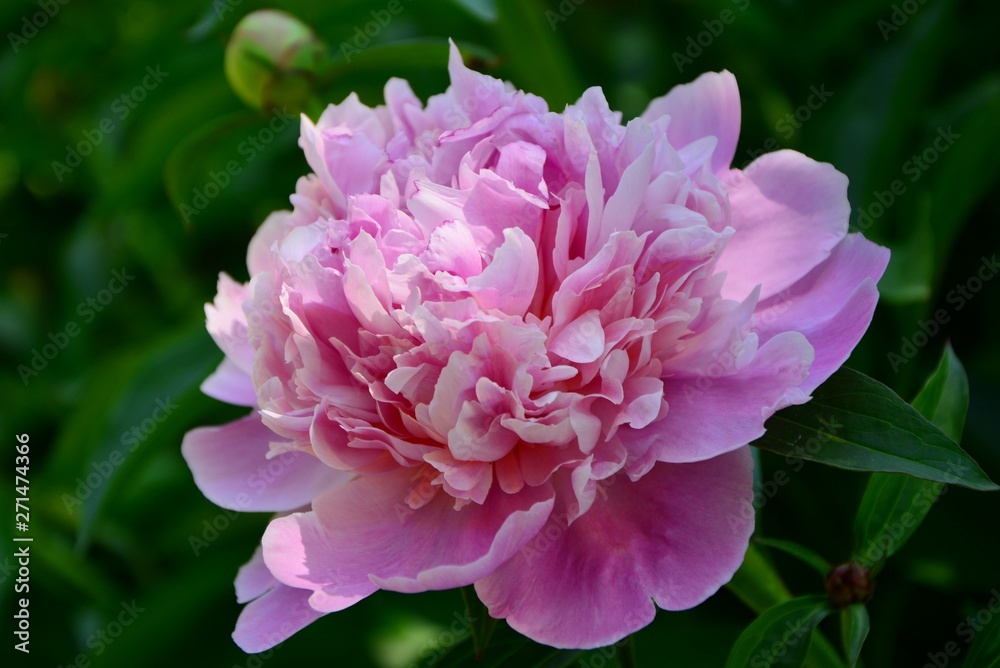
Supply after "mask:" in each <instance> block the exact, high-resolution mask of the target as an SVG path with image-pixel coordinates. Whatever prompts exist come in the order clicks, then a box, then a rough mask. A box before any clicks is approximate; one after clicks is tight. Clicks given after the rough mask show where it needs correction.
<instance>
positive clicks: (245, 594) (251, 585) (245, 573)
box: [233, 547, 278, 603]
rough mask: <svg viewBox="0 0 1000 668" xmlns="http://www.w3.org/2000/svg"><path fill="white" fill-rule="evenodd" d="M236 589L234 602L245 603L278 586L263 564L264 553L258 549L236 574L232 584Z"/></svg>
mask: <svg viewBox="0 0 1000 668" xmlns="http://www.w3.org/2000/svg"><path fill="white" fill-rule="evenodd" d="M233 585H234V586H235V588H236V602H237V603H246V602H247V601H252V600H254V599H255V598H260V597H261V596H263V595H264V594H266V593H267V592H269V591H270V590H272V589H274V588H275V587H276V586H277V585H278V581H277V580H275V579H274V576H273V575H271V571H269V570H267V566H266V565H265V564H264V551H263V549H262V548H260V547H258V548H257V549H256V551H254V553H253V556H252V557H250V561H248V562H247V563H245V564H243V565H242V566H241V567H240V570H239V572H238V573H237V574H236V581H235V582H234V583H233Z"/></svg>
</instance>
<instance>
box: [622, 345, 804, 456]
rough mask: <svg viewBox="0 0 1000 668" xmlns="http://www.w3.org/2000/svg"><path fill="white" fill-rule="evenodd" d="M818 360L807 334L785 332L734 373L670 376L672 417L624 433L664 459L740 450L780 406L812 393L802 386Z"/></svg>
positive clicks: (667, 388)
mask: <svg viewBox="0 0 1000 668" xmlns="http://www.w3.org/2000/svg"><path fill="white" fill-rule="evenodd" d="M812 361H813V349H812V346H811V345H809V342H808V341H807V340H806V337H804V336H803V335H802V334H799V333H798V332H784V333H782V334H779V335H778V336H775V337H774V338H772V339H771V340H770V341H768V342H767V343H766V344H765V345H763V346H761V347H760V349H759V350H758V351H757V354H756V355H755V356H754V358H753V361H751V362H750V363H749V364H747V365H746V366H745V367H743V368H742V369H739V370H738V371H737V372H736V373H732V374H731V375H719V376H718V377H713V376H712V375H711V373H709V374H707V375H704V376H700V377H698V378H696V379H679V380H674V381H673V382H672V381H671V379H669V378H667V379H664V391H663V396H664V399H666V401H667V404H668V406H669V408H668V410H667V415H666V417H664V418H663V419H662V420H660V421H658V422H655V423H653V424H651V425H649V426H648V427H646V428H645V429H641V430H638V431H634V432H632V433H630V434H628V435H624V434H623V435H622V438H623V439H626V438H631V439H635V440H636V441H644V442H646V443H649V445H650V447H651V448H652V449H653V452H654V453H655V456H656V458H657V459H658V460H659V461H664V462H693V461H701V460H703V459H708V458H710V457H715V456H716V455H720V454H722V453H724V452H729V451H730V450H735V449H737V448H739V447H741V446H743V445H745V444H747V443H749V442H750V441H752V440H754V439H756V438H758V437H760V436H761V435H762V434H763V433H764V421H765V420H766V419H767V418H769V417H770V416H771V415H773V414H774V412H775V411H777V410H779V409H781V408H784V407H785V406H788V405H791V404H793V403H803V402H804V401H805V400H806V399H807V398H808V397H807V396H806V395H805V393H803V392H802V391H801V390H798V389H797V388H798V386H799V385H801V384H802V382H803V381H804V380H805V378H806V375H807V374H808V371H809V365H810V364H811V363H812Z"/></svg>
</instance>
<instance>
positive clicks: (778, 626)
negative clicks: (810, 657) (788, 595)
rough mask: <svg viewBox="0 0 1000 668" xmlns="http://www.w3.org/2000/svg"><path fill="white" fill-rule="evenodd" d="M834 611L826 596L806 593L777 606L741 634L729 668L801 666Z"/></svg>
mask: <svg viewBox="0 0 1000 668" xmlns="http://www.w3.org/2000/svg"><path fill="white" fill-rule="evenodd" d="M828 614H830V607H829V605H828V604H827V600H826V596H821V595H814V596H803V597H801V598H794V599H792V600H790V601H786V602H785V603H782V604H781V605H778V606H775V607H773V608H771V609H770V610H768V611H767V612H765V613H764V614H763V615H761V616H760V617H758V618H757V620H756V621H754V622H753V623H752V624H751V625H750V626H748V627H747V628H746V630H744V631H743V633H741V634H740V637H739V638H738V639H737V640H736V645H735V646H734V647H733V651H732V652H730V654H729V659H728V660H727V661H726V668H746V666H754V668H764V667H765V666H783V667H786V668H797V667H798V666H801V665H802V664H803V663H804V662H805V660H806V654H807V653H808V651H809V641H810V639H811V637H812V632H813V630H814V629H815V628H816V625H817V624H819V623H820V622H821V621H822V620H823V618H824V617H826V616H827V615H828Z"/></svg>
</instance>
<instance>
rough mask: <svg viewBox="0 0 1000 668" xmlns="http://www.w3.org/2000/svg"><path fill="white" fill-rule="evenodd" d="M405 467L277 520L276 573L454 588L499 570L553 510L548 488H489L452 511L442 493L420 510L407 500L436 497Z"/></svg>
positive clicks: (359, 585) (339, 591)
mask: <svg viewBox="0 0 1000 668" xmlns="http://www.w3.org/2000/svg"><path fill="white" fill-rule="evenodd" d="M412 473H413V470H412V469H410V470H406V469H403V470H400V471H397V472H394V473H390V474H387V475H383V476H377V477H375V476H373V477H363V478H357V479H355V480H353V481H352V482H350V483H349V484H347V485H344V486H342V487H338V488H335V489H331V490H330V491H329V492H327V493H326V494H324V495H323V496H322V497H320V498H318V499H316V501H315V502H314V503H313V512H310V513H296V514H294V515H290V516H288V517H284V518H279V519H276V520H274V521H273V522H271V524H270V525H269V526H268V528H267V531H266V532H265V533H264V538H263V541H262V542H263V545H264V559H265V561H266V562H267V566H268V568H269V569H270V570H271V572H272V573H273V574H274V576H275V577H276V578H278V580H280V581H281V582H284V583H285V584H287V585H290V586H293V587H301V588H303V589H311V590H314V591H316V594H315V595H314V598H313V605H314V606H316V607H319V608H322V601H323V600H324V599H325V598H327V597H336V596H350V595H356V594H360V593H365V592H369V593H370V591H372V590H373V589H374V588H375V587H374V586H373V585H372V583H373V582H374V583H375V584H376V585H378V586H379V587H381V588H383V589H391V590H396V591H402V592H417V591H426V590H428V589H449V588H452V587H458V586H463V585H467V584H471V583H472V582H475V581H476V580H478V579H480V578H482V577H484V576H485V575H487V574H488V573H490V572H492V571H493V570H494V569H495V568H496V567H497V566H499V565H500V564H501V563H503V562H504V561H506V560H507V559H509V558H510V556H511V555H513V554H514V553H516V552H517V551H518V550H519V549H521V547H522V546H523V545H524V544H525V543H526V542H527V541H528V540H529V539H530V538H531V537H532V536H534V535H535V533H537V531H538V530H539V529H540V528H541V527H542V525H543V524H544V523H545V521H546V519H547V518H548V516H549V514H550V513H551V511H552V506H553V503H554V497H553V494H552V491H551V489H548V490H543V489H542V488H525V489H524V490H523V491H522V492H521V493H520V494H517V495H507V494H492V495H490V497H489V498H488V499H487V501H486V503H485V504H484V505H482V506H478V505H475V504H470V505H467V506H465V507H464V508H462V509H461V510H455V507H454V499H452V498H450V497H448V496H447V495H445V494H442V493H437V494H436V495H434V497H433V498H432V499H430V501H428V502H427V503H426V504H425V505H423V506H421V507H419V508H418V509H416V510H413V509H412V508H411V507H410V506H409V505H408V504H407V503H406V500H407V498H408V497H409V498H417V497H421V496H424V495H430V494H433V493H434V491H436V490H433V489H431V488H429V487H428V486H427V482H426V479H425V478H424V477H423V476H422V475H418V476H417V477H416V478H414V476H413V475H412Z"/></svg>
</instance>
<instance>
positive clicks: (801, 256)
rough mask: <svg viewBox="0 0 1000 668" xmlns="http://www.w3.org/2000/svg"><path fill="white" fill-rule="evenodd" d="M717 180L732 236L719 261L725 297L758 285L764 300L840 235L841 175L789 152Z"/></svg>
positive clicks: (843, 225)
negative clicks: (724, 274) (724, 190)
mask: <svg viewBox="0 0 1000 668" xmlns="http://www.w3.org/2000/svg"><path fill="white" fill-rule="evenodd" d="M723 181H724V182H725V183H726V187H727V188H728V190H729V202H730V204H731V206H732V212H733V213H732V226H733V228H734V229H735V230H736V234H734V235H733V238H732V239H730V241H729V245H728V246H727V247H726V250H725V251H724V252H723V253H722V257H721V258H720V259H719V264H718V269H719V271H725V272H727V273H728V276H727V277H726V282H725V284H724V285H723V287H722V296H723V297H726V298H727V299H737V300H739V299H743V298H744V297H745V296H746V295H748V294H749V293H750V291H751V290H753V288H754V287H755V286H757V285H760V286H761V291H760V298H761V299H767V298H768V297H770V296H771V295H774V294H777V293H779V292H781V291H782V290H784V289H785V288H787V287H789V286H790V285H792V284H793V283H795V281H797V280H799V279H800V278H802V277H803V276H805V275H806V274H807V273H808V272H809V270H811V269H812V268H813V267H815V266H816V265H818V264H819V263H820V262H822V261H823V260H825V259H826V258H827V257H828V256H829V255H830V252H831V251H832V250H833V248H834V246H836V245H837V244H838V243H839V242H840V240H841V239H843V238H844V236H845V235H846V234H847V219H848V216H849V215H850V213H851V205H850V203H849V202H848V201H847V177H846V176H844V175H843V174H841V173H840V172H838V171H837V170H836V169H834V168H833V166H832V165H829V164H826V163H820V162H816V161H815V160H813V159H811V158H807V157H806V156H804V155H802V154H801V153H797V152H795V151H787V150H786V151H776V152H774V153H768V154H766V155H763V156H761V157H760V158H758V159H757V160H755V161H754V162H753V163H752V164H751V165H750V166H749V167H747V169H746V170H745V171H742V172H741V171H739V170H733V171H731V172H729V173H728V174H726V176H725V177H724V179H723Z"/></svg>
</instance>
